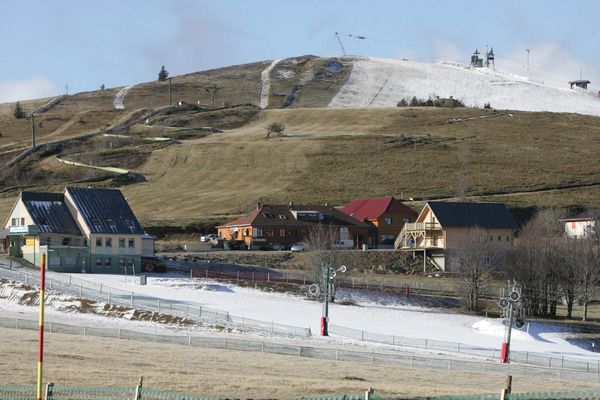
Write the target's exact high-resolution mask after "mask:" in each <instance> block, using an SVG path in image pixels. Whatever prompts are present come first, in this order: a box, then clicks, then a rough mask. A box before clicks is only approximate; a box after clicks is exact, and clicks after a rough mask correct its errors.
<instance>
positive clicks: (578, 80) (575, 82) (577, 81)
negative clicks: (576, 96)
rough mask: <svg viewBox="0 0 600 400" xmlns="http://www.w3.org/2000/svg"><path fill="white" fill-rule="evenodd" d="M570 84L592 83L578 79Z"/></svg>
mask: <svg viewBox="0 0 600 400" xmlns="http://www.w3.org/2000/svg"><path fill="white" fill-rule="evenodd" d="M569 83H570V84H577V83H582V84H586V85H587V84H589V83H592V82H590V81H588V80H587V79H577V80H575V81H569Z"/></svg>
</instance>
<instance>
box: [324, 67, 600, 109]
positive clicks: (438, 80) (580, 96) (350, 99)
mask: <svg viewBox="0 0 600 400" xmlns="http://www.w3.org/2000/svg"><path fill="white" fill-rule="evenodd" d="M347 61H349V62H351V63H352V64H353V67H352V72H351V73H350V76H349V78H348V80H347V81H346V83H345V84H344V85H343V86H342V87H341V88H340V90H339V91H338V93H337V94H336V96H335V97H334V98H333V99H332V100H331V102H330V103H329V107H395V106H396V105H397V103H398V102H399V101H400V100H402V99H407V101H409V100H410V99H411V98H412V97H413V96H416V97H417V98H421V99H428V98H430V97H431V98H434V97H435V96H439V97H443V98H445V97H450V96H453V97H454V98H455V99H457V100H460V101H462V102H463V103H464V104H465V105H466V106H468V107H483V106H484V104H485V103H490V105H491V106H492V107H493V108H496V109H508V110H521V111H552V112H572V113H579V114H587V115H600V98H599V97H598V96H597V94H596V93H594V92H593V91H585V90H572V89H569V87H568V86H569V84H568V82H567V81H568V79H565V87H564V88H559V87H551V86H547V85H544V84H541V83H537V82H530V81H528V80H527V79H526V78H524V77H521V76H518V75H514V74H510V73H505V72H499V71H494V70H492V69H488V68H469V67H466V66H462V65H457V64H445V63H422V62H416V61H403V60H392V59H381V58H371V57H366V58H351V59H349V60H347Z"/></svg>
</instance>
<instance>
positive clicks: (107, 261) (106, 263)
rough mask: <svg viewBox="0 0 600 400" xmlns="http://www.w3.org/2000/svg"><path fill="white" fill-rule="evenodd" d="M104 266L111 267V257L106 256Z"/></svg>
mask: <svg viewBox="0 0 600 400" xmlns="http://www.w3.org/2000/svg"><path fill="white" fill-rule="evenodd" d="M104 266H105V267H110V257H106V258H105V259H104Z"/></svg>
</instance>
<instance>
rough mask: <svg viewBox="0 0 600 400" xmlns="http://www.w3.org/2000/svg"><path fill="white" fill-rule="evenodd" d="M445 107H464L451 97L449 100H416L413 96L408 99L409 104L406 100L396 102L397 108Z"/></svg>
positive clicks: (437, 98)
mask: <svg viewBox="0 0 600 400" xmlns="http://www.w3.org/2000/svg"><path fill="white" fill-rule="evenodd" d="M407 105H408V106H410V107H445V108H454V107H464V106H465V105H464V104H463V103H462V102H461V101H459V100H456V99H454V98H453V97H449V98H439V97H436V98H435V99H432V98H428V99H427V100H423V99H418V98H417V97H416V96H413V98H412V99H410V102H409V103H407V101H406V99H402V100H400V101H399V102H398V104H397V107H406V106H407Z"/></svg>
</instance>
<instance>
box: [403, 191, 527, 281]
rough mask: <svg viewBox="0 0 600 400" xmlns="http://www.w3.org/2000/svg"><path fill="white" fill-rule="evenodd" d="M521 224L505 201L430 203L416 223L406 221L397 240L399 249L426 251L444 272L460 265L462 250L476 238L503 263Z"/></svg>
mask: <svg viewBox="0 0 600 400" xmlns="http://www.w3.org/2000/svg"><path fill="white" fill-rule="evenodd" d="M516 228H517V223H516V222H515V220H514V219H513V217H512V216H511V215H510V213H509V212H508V209H507V208H506V206H505V205H504V204H498V203H451V202H428V203H426V204H425V206H424V207H423V209H422V210H421V212H420V213H419V216H418V217H417V220H416V221H415V222H414V223H407V224H405V226H404V228H403V229H402V231H401V232H400V234H399V235H398V238H397V239H396V243H395V247H396V248H397V249H401V250H405V251H411V252H413V253H416V252H422V254H423V257H424V258H423V260H424V263H425V262H427V261H430V262H431V263H432V264H433V265H435V266H436V267H437V268H439V269H441V270H443V271H451V272H452V271H456V270H458V269H459V268H460V257H459V256H460V252H461V251H462V250H463V249H464V248H465V247H467V246H468V245H470V244H471V242H473V241H474V240H475V239H477V240H478V242H481V238H480V237H478V238H474V237H473V236H474V235H478V236H481V237H483V238H485V245H486V247H487V248H488V249H489V252H490V257H491V256H492V255H493V257H494V259H496V260H498V261H500V262H501V260H503V259H504V258H505V256H506V254H507V253H508V251H509V250H510V249H511V248H512V246H513V240H514V232H515V230H516Z"/></svg>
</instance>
